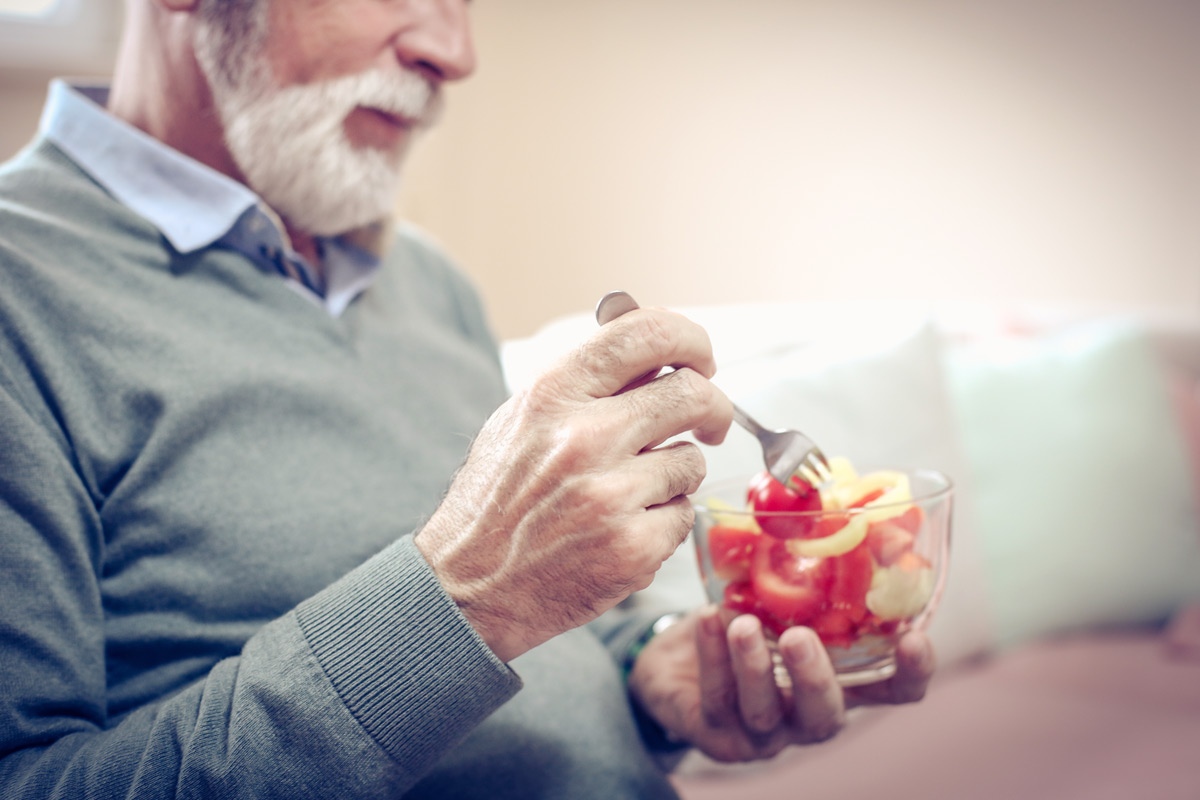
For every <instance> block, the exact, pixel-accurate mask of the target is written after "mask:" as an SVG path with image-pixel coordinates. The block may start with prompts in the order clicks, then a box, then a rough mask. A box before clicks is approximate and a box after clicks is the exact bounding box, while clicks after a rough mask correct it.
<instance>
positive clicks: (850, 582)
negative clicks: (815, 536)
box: [828, 545, 875, 623]
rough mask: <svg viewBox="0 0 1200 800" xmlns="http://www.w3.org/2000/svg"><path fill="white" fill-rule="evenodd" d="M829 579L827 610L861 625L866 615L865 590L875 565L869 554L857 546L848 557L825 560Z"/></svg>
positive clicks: (846, 555)
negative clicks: (831, 569) (841, 614)
mask: <svg viewBox="0 0 1200 800" xmlns="http://www.w3.org/2000/svg"><path fill="white" fill-rule="evenodd" d="M829 562H830V563H831V564H832V567H833V579H832V582H831V584H830V587H829V595H828V597H829V608H830V609H832V610H834V611H838V612H841V613H843V614H845V615H846V617H847V618H848V619H849V620H850V621H851V622H856V623H857V622H861V621H862V619H863V618H864V617H866V615H867V590H869V589H870V588H871V576H872V575H873V574H874V571H875V565H874V564H873V563H872V561H871V551H870V549H869V548H867V547H866V546H865V545H859V546H858V547H856V548H854V549H853V550H851V551H850V552H849V553H846V554H844V555H840V556H834V557H833V558H830V559H829Z"/></svg>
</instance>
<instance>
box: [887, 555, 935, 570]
mask: <svg viewBox="0 0 1200 800" xmlns="http://www.w3.org/2000/svg"><path fill="white" fill-rule="evenodd" d="M896 566H898V567H900V568H901V569H903V570H904V571H906V572H916V571H918V570H922V569H929V568H931V567H932V566H933V565H932V564H930V563H929V560H928V559H926V558H924V557H923V556H919V555H917V554H916V553H913V552H908V553H904V554H903V555H902V556H900V558H898V559H896Z"/></svg>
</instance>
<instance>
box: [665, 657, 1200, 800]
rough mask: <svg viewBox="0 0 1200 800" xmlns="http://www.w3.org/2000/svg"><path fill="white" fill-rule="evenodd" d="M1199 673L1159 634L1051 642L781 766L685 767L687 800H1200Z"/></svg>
mask: <svg viewBox="0 0 1200 800" xmlns="http://www.w3.org/2000/svg"><path fill="white" fill-rule="evenodd" d="M1198 746H1200V664H1197V663H1196V662H1193V661H1189V660H1186V659H1178V658H1173V657H1172V656H1171V655H1170V654H1169V653H1168V651H1167V648H1166V647H1165V644H1164V641H1163V639H1162V637H1161V636H1158V635H1154V634H1149V633H1114V634H1107V635H1094V636H1080V637H1073V638H1066V639H1062V640H1059V641H1047V642H1043V643H1039V644H1035V645H1031V646H1027V647H1024V648H1021V649H1018V650H1014V651H1012V652H1011V653H1009V654H1008V655H1005V656H1003V657H1001V658H998V659H995V660H992V661H989V662H985V663H982V664H977V665H964V666H962V667H960V668H957V669H954V670H948V671H946V672H945V673H943V674H941V675H939V676H938V678H936V679H935V683H934V685H933V686H932V687H931V690H930V693H929V696H928V697H927V698H926V699H925V700H924V701H923V702H921V703H920V704H917V705H915V706H908V707H904V708H887V709H872V710H869V711H865V712H863V713H862V714H861V715H860V716H858V717H857V718H856V719H855V720H854V721H853V722H852V723H851V725H850V726H849V727H847V729H845V730H843V731H842V733H841V734H840V735H839V736H838V737H836V738H835V739H833V740H832V741H830V742H827V743H825V744H822V745H818V746H815V747H808V748H795V749H793V750H791V751H789V752H788V753H785V754H784V755H782V756H781V757H779V758H778V759H776V760H775V761H774V762H771V763H768V764H764V765H752V766H742V767H733V768H725V767H722V766H721V765H714V764H711V762H707V761H704V760H703V759H693V760H691V761H689V762H685V766H684V769H683V771H682V772H681V773H680V774H679V775H678V776H677V777H676V779H675V781H676V785H677V788H678V789H679V791H680V793H681V794H682V796H683V798H684V800H718V798H720V799H721V800H726V799H727V798H731V797H733V798H741V797H745V798H793V797H794V798H801V797H820V798H826V799H827V800H838V798H845V799H846V800H858V799H859V798H867V797H877V798H890V799H891V800H909V798H912V799H913V800H916V799H917V798H920V799H921V800H942V799H943V798H944V799H945V800H959V798H971V800H992V799H993V798H994V799H995V800H1009V799H1010V798H1016V797H1019V798H1023V800H1029V799H1030V798H1033V799H1035V800H1037V799H1040V798H1045V799H1046V800H1050V799H1051V798H1053V800H1064V798H1067V799H1069V798H1079V800H1084V799H1085V798H1086V800H1103V799H1104V798H1113V800H1117V798H1121V800H1124V798H1130V797H1134V798H1137V800H1176V799H1180V800H1181V799H1182V798H1196V797H1200V749H1198Z"/></svg>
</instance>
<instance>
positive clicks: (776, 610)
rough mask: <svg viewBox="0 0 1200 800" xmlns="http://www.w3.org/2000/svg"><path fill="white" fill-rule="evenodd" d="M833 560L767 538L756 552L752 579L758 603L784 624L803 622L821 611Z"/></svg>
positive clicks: (799, 623)
mask: <svg viewBox="0 0 1200 800" xmlns="http://www.w3.org/2000/svg"><path fill="white" fill-rule="evenodd" d="M831 577H832V576H831V574H830V560H829V559H825V558H805V557H798V556H795V555H793V554H792V553H791V552H790V551H789V550H788V549H787V547H785V546H784V543H783V542H780V541H774V540H768V539H764V540H763V541H762V542H761V543H760V544H759V546H758V547H757V548H756V549H755V551H754V559H753V562H752V565H751V577H750V580H751V582H752V583H753V584H754V592H755V594H756V595H757V597H758V602H759V605H760V606H761V607H762V608H763V609H764V610H765V611H767V612H768V613H769V614H770V615H771V616H773V617H775V618H776V619H778V620H779V621H780V622H783V623H785V625H803V624H806V623H807V622H808V621H809V620H811V619H812V618H813V617H814V616H816V615H817V613H819V612H820V611H821V608H822V607H823V606H824V604H825V596H826V592H827V591H828V588H829V581H830V578H831Z"/></svg>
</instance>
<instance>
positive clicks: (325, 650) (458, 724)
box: [296, 537, 521, 772]
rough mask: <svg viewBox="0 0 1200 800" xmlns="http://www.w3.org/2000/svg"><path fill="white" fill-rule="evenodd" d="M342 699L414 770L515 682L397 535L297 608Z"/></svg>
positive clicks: (516, 687)
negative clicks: (375, 554)
mask: <svg viewBox="0 0 1200 800" xmlns="http://www.w3.org/2000/svg"><path fill="white" fill-rule="evenodd" d="M296 615H297V619H298V621H299V624H300V629H301V630H302V631H303V632H304V635H305V637H306V638H307V639H308V642H309V645H310V646H311V647H312V650H313V653H314V655H315V656H316V658H317V660H318V662H320V664H321V666H322V667H323V668H324V670H325V673H326V674H327V675H328V676H329V680H330V681H331V682H332V684H333V686H334V688H335V689H336V690H337V692H338V694H339V695H340V696H341V697H342V699H343V701H344V702H345V703H346V707H347V708H348V709H349V710H350V712H351V713H352V714H353V715H354V717H355V718H356V719H357V720H358V721H359V723H360V724H361V725H362V726H363V727H364V728H365V729H366V730H367V732H368V733H369V734H370V735H371V736H372V737H373V738H374V739H375V741H376V742H378V743H379V745H380V746H381V747H382V748H383V749H384V750H385V751H387V752H388V753H390V754H391V755H392V756H394V757H395V758H396V759H398V760H399V761H400V762H401V763H403V764H404V765H405V766H407V767H408V768H410V769H413V770H415V771H417V772H422V771H424V770H425V769H428V768H429V767H430V766H432V765H433V764H434V763H435V762H436V761H437V760H438V759H439V758H441V756H442V755H443V754H444V753H445V752H446V751H447V750H448V749H449V748H450V747H452V746H453V745H454V744H455V743H457V742H458V741H460V740H461V739H462V738H463V737H464V736H466V734H467V733H469V732H470V731H471V730H472V729H474V728H475V727H476V726H477V725H479V723H481V722H482V721H483V720H484V719H486V718H487V717H488V716H489V715H490V714H491V713H492V712H493V711H495V710H496V709H497V708H499V707H500V706H501V705H503V704H504V703H505V702H506V701H507V700H508V699H509V698H511V697H512V696H513V695H514V694H516V692H517V691H518V690H519V689H520V688H521V680H520V678H518V677H517V675H516V674H515V673H514V672H513V671H512V670H510V669H509V668H508V667H507V666H506V665H505V664H504V663H503V662H501V661H500V660H499V659H498V658H496V655H495V654H494V653H493V652H492V651H491V649H490V648H488V646H487V645H486V644H485V643H484V641H483V639H481V638H480V637H479V635H478V633H476V631H475V629H474V628H472V627H471V626H470V624H469V623H468V622H467V620H466V618H465V617H464V616H463V615H462V613H461V612H460V611H459V610H458V607H457V606H456V605H455V603H454V601H453V600H452V599H451V598H450V596H449V595H448V594H447V593H446V592H445V590H444V589H443V588H442V586H441V584H440V583H439V582H438V580H437V578H436V576H435V575H434V573H433V570H432V569H431V568H430V567H429V564H428V563H427V562H426V561H425V559H424V558H423V557H422V556H421V553H420V551H419V550H417V547H416V545H415V544H414V543H413V540H412V537H404V538H403V539H400V540H399V541H397V542H396V543H395V544H393V545H392V546H390V547H389V548H388V549H386V550H384V551H383V552H382V553H380V554H378V555H377V556H375V557H374V558H372V559H371V560H369V561H368V562H367V563H365V564H363V565H362V566H361V567H359V568H358V569H356V570H354V571H353V572H351V573H350V574H349V575H347V576H346V577H344V578H343V579H341V580H340V581H338V582H337V583H335V584H333V585H332V586H330V587H329V588H328V589H326V590H324V591H322V592H321V593H319V594H318V595H316V596H315V597H313V598H312V599H310V600H308V601H305V602H304V603H302V604H301V605H300V606H299V607H298V608H297V609H296Z"/></svg>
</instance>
